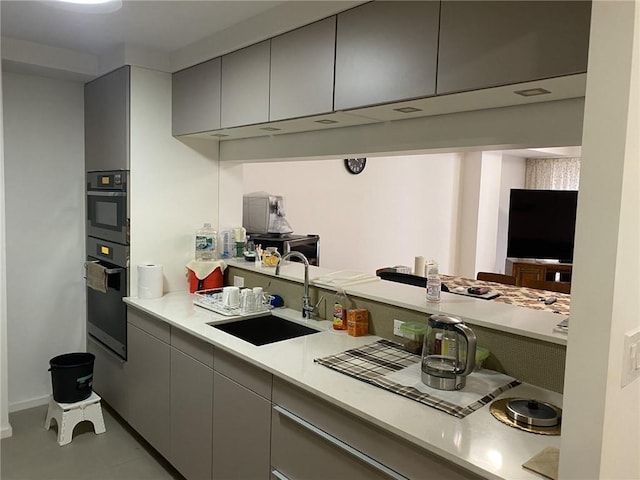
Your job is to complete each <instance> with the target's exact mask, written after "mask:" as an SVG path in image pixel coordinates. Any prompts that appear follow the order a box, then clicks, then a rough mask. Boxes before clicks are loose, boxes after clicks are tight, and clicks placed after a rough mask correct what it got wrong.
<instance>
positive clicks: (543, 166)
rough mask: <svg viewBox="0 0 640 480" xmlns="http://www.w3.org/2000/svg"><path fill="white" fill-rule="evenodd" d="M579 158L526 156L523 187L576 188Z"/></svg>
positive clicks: (537, 188) (546, 188)
mask: <svg viewBox="0 0 640 480" xmlns="http://www.w3.org/2000/svg"><path fill="white" fill-rule="evenodd" d="M579 182H580V159H579V158H527V160H526V164H525V188H528V189H533V190H578V184H579Z"/></svg>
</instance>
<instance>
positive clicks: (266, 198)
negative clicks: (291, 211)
mask: <svg viewBox="0 0 640 480" xmlns="http://www.w3.org/2000/svg"><path fill="white" fill-rule="evenodd" d="M242 226H243V227H244V228H245V229H246V230H247V232H251V233H258V234H265V233H279V234H285V233H291V232H293V229H292V228H291V226H290V225H289V222H287V219H286V218H285V211H284V198H283V197H282V196H279V195H270V194H268V193H266V192H254V193H248V194H246V195H243V197H242Z"/></svg>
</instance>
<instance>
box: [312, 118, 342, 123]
mask: <svg viewBox="0 0 640 480" xmlns="http://www.w3.org/2000/svg"><path fill="white" fill-rule="evenodd" d="M315 122H316V123H322V124H323V125H329V124H330V123H338V121H337V120H329V119H328V118H325V119H323V120H315Z"/></svg>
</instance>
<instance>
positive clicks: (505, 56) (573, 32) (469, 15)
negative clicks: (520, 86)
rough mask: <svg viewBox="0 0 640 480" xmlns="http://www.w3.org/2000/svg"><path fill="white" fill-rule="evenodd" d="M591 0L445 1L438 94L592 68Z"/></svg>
mask: <svg viewBox="0 0 640 480" xmlns="http://www.w3.org/2000/svg"><path fill="white" fill-rule="evenodd" d="M590 18H591V3H590V2H582V1H565V2H556V1H547V2H539V1H529V2H527V1H494V2H488V1H482V2H477V1H467V2H463V1H457V0H455V1H443V2H442V12H441V19H440V49H439V55H438V94H444V93H452V92H459V91H464V90H477V89H481V88H487V87H493V86H499V85H508V84H513V83H521V82H525V81H529V80H536V79H542V78H550V77H556V76H562V75H569V74H574V73H581V72H586V70H587V55H588V49H589V24H590Z"/></svg>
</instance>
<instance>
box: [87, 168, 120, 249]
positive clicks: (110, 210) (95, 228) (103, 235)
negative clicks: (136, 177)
mask: <svg viewBox="0 0 640 480" xmlns="http://www.w3.org/2000/svg"><path fill="white" fill-rule="evenodd" d="M128 186H129V172H128V171H127V170H112V171H92V172H87V235H88V236H90V237H94V238H99V239H102V240H109V241H111V242H115V243H120V244H123V245H128V244H129V202H128V201H127V189H128Z"/></svg>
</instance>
